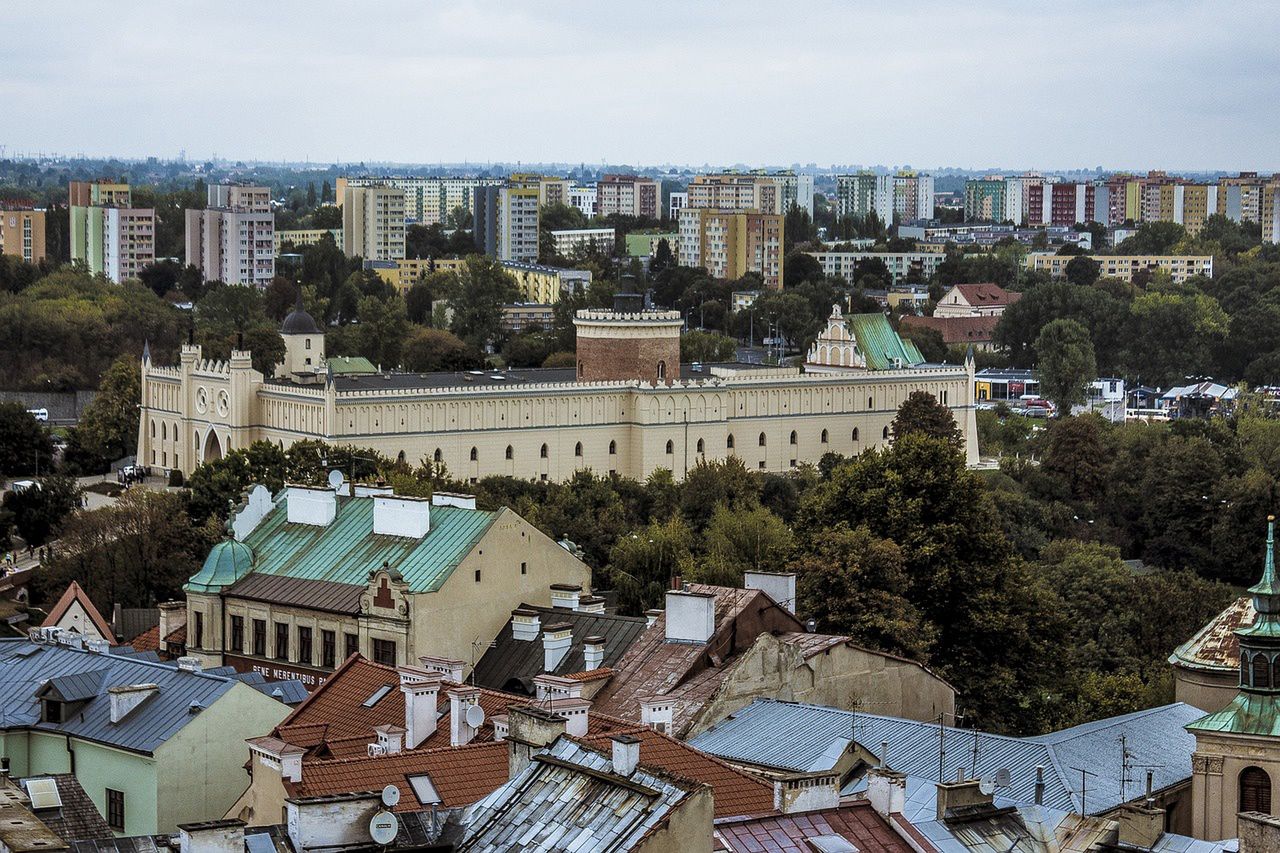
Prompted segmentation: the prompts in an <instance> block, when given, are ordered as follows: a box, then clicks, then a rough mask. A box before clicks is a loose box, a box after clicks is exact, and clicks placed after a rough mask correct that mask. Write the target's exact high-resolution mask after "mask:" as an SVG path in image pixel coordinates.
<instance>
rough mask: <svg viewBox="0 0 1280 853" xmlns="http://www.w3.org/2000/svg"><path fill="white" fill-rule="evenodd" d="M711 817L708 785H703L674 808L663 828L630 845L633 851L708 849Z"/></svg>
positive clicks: (693, 852) (700, 852)
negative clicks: (633, 845) (638, 842)
mask: <svg viewBox="0 0 1280 853" xmlns="http://www.w3.org/2000/svg"><path fill="white" fill-rule="evenodd" d="M714 820H715V801H714V800H713V799H712V793H711V788H710V787H707V786H703V787H702V788H701V789H700V790H698V791H695V792H694V793H692V794H690V795H689V796H688V797H686V798H685V799H684V801H682V802H681V803H680V805H679V806H677V807H676V808H675V810H674V811H673V812H672V813H671V816H670V817H669V818H668V820H667V825H666V826H665V827H664V828H663V829H661V830H659V831H657V832H655V833H653V834H652V835H650V836H648V837H647V838H645V840H644V841H643V842H641V843H640V844H638V845H636V846H635V847H634V848H632V849H633V850H635V851H636V853H711V849H712V842H711V832H712V829H713V827H714Z"/></svg>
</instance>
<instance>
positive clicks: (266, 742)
mask: <svg viewBox="0 0 1280 853" xmlns="http://www.w3.org/2000/svg"><path fill="white" fill-rule="evenodd" d="M245 743H247V744H249V755H250V756H251V757H255V758H257V762H258V763H259V764H261V765H263V766H265V767H267V768H270V769H272V770H277V769H278V770H279V771H280V778H281V779H287V780H289V781H290V782H298V781H301V780H302V756H304V755H306V754H307V751H306V750H305V749H303V748H302V747H300V746H294V745H293V744H291V743H285V742H284V741H282V740H280V739H279V738H274V737H271V736H269V735H268V736H265V737H252V738H249V739H248V740H246V741H245ZM251 772H252V771H251Z"/></svg>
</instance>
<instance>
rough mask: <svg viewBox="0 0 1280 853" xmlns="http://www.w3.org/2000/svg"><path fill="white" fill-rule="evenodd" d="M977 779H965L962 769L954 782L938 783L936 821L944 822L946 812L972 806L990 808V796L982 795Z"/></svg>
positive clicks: (991, 801)
mask: <svg viewBox="0 0 1280 853" xmlns="http://www.w3.org/2000/svg"><path fill="white" fill-rule="evenodd" d="M979 785H981V782H980V781H979V780H977V779H965V778H964V768H960V769H959V771H958V772H957V773H956V781H954V782H939V783H938V817H937V819H938V820H946V819H947V812H949V811H953V810H955V809H960V808H966V807H972V806H990V805H992V803H993V800H992V796H991V794H984V793H982V790H981V788H980V787H979Z"/></svg>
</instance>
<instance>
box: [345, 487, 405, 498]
mask: <svg viewBox="0 0 1280 853" xmlns="http://www.w3.org/2000/svg"><path fill="white" fill-rule="evenodd" d="M355 490H356V497H358V498H372V497H376V496H378V495H395V493H396V490H395V489H393V488H391V487H390V486H388V485H386V484H385V483H356V484H355Z"/></svg>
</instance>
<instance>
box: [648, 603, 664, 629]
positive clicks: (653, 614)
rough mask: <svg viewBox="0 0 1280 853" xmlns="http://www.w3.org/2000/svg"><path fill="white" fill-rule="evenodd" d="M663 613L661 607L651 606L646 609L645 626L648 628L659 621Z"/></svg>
mask: <svg viewBox="0 0 1280 853" xmlns="http://www.w3.org/2000/svg"><path fill="white" fill-rule="evenodd" d="M661 615H662V610H661V608H658V607H653V608H650V609H649V610H646V611H645V612H644V619H645V624H644V626H645V627H646V628H652V627H653V626H654V623H655V622H657V621H658V617H659V616H661Z"/></svg>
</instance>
